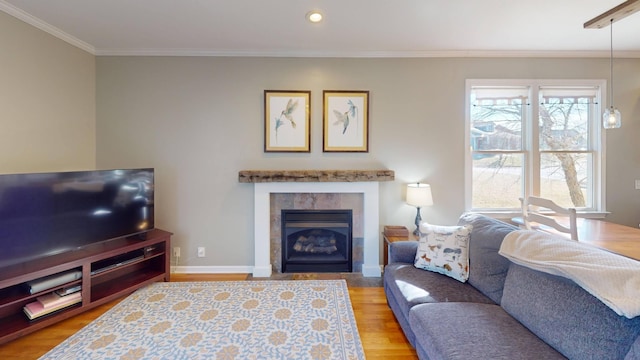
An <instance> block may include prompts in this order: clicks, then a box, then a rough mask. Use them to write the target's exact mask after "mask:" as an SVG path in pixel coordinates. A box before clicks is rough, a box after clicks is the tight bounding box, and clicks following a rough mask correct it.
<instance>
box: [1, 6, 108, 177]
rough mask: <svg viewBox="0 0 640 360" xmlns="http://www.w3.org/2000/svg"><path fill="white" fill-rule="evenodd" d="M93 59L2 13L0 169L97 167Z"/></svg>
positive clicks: (19, 171) (8, 171)
mask: <svg viewBox="0 0 640 360" xmlns="http://www.w3.org/2000/svg"><path fill="white" fill-rule="evenodd" d="M95 86H96V83H95V57H94V56H93V55H91V54H89V53H87V52H85V51H83V50H80V49H78V48H77V47H75V46H72V45H69V44H68V43H66V42H64V41H62V40H60V39H58V38H55V37H53V36H51V35H49V34H46V33H45V32H43V31H40V30H38V29H36V28H34V27H33V26H31V25H27V24H25V23H24V22H22V21H20V20H18V19H16V18H14V17H12V16H10V15H8V14H6V13H4V12H0V154H1V155H0V173H21V172H48V171H62V170H82V169H93V168H95V151H96V143H95Z"/></svg>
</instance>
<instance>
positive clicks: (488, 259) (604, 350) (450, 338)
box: [384, 213, 640, 360]
mask: <svg viewBox="0 0 640 360" xmlns="http://www.w3.org/2000/svg"><path fill="white" fill-rule="evenodd" d="M458 225H460V226H465V225H466V227H468V228H469V229H471V231H470V235H469V238H468V244H466V245H467V246H468V257H469V260H468V264H469V268H468V280H466V281H465V282H462V281H460V280H458V279H455V278H452V277H450V276H447V275H444V274H442V273H439V272H434V271H428V270H424V269H420V268H417V267H416V266H414V263H415V262H416V254H417V250H418V243H417V242H415V241H401V242H394V243H392V244H391V245H390V249H389V265H387V266H386V268H385V270H384V291H385V294H386V297H387V301H388V304H389V306H390V308H391V309H392V311H393V313H394V315H395V317H396V318H397V320H398V322H399V323H400V325H401V327H402V330H403V331H404V333H405V335H406V337H407V339H408V340H409V342H410V343H411V344H412V345H413V346H414V347H415V348H416V351H417V354H418V356H419V358H420V359H431V360H436V359H447V360H449V359H536V360H539V359H564V358H569V359H599V360H602V359H624V360H631V359H640V338H639V335H640V317H633V318H628V317H626V316H621V315H619V314H618V313H616V312H615V311H614V310H612V308H610V307H609V306H607V305H605V304H604V303H603V302H602V301H601V300H599V299H598V298H596V297H595V296H593V295H591V293H589V292H588V291H586V290H584V289H583V288H582V287H581V286H578V285H577V284H576V283H575V282H574V281H572V280H570V279H568V278H566V277H563V276H558V275H552V274H549V273H547V272H542V271H538V270H534V269H532V268H529V267H527V266H523V265H521V264H517V263H515V262H512V261H510V260H508V259H507V258H506V257H504V256H502V255H500V254H499V249H500V247H501V245H502V241H503V239H504V238H505V236H506V235H508V234H510V233H511V232H513V231H515V230H518V229H517V228H516V227H514V226H512V225H510V224H507V223H504V222H501V221H499V220H495V219H493V218H489V217H486V216H483V215H479V214H470V213H469V214H463V215H462V216H461V217H460V220H459V222H458ZM514 234H516V233H514ZM566 241H569V240H566ZM429 256H430V255H429ZM461 265H462V264H461ZM461 267H463V266H461ZM637 290H640V289H637Z"/></svg>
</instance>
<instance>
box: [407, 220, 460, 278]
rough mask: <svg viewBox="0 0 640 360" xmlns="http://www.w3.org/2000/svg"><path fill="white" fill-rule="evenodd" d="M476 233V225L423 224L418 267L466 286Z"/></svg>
mask: <svg viewBox="0 0 640 360" xmlns="http://www.w3.org/2000/svg"><path fill="white" fill-rule="evenodd" d="M472 229H473V226H472V225H464V226H438V225H431V224H427V223H422V224H420V240H419V242H418V251H417V252H416V259H415V262H414V266H415V267H417V268H419V269H424V270H429V271H434V272H437V273H440V274H443V275H447V276H450V277H452V278H454V279H456V280H458V281H460V282H466V281H467V279H468V278H469V237H470V234H471V230H472Z"/></svg>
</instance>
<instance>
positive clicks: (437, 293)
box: [384, 263, 493, 318]
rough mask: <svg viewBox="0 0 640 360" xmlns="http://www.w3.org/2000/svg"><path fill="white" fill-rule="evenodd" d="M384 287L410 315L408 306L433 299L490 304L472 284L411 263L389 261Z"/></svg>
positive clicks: (406, 314) (401, 309)
mask: <svg viewBox="0 0 640 360" xmlns="http://www.w3.org/2000/svg"><path fill="white" fill-rule="evenodd" d="M384 287H385V291H386V292H387V297H389V296H391V297H393V298H394V299H395V301H396V302H397V304H398V307H399V310H400V311H401V313H402V314H404V316H405V317H407V318H408V317H409V309H411V307H413V306H414V305H417V304H423V303H432V302H447V301H455V302H479V303H485V304H493V301H491V299H489V298H488V297H486V296H484V295H483V294H482V293H480V292H479V291H478V290H476V289H474V288H473V286H471V285H469V284H467V283H461V282H459V281H457V280H454V279H452V278H450V277H447V276H443V275H441V274H438V273H434V272H429V271H424V270H420V269H417V268H415V267H414V266H413V265H411V264H402V263H395V264H389V265H387V267H386V268H385V270H384Z"/></svg>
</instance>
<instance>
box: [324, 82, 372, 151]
mask: <svg viewBox="0 0 640 360" xmlns="http://www.w3.org/2000/svg"><path fill="white" fill-rule="evenodd" d="M322 97H323V106H322V108H323V111H322V112H323V116H322V117H323V126H322V127H323V137H322V143H323V146H322V151H323V152H369V91H359V90H358V91H351V90H324V91H323V96H322Z"/></svg>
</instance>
